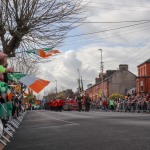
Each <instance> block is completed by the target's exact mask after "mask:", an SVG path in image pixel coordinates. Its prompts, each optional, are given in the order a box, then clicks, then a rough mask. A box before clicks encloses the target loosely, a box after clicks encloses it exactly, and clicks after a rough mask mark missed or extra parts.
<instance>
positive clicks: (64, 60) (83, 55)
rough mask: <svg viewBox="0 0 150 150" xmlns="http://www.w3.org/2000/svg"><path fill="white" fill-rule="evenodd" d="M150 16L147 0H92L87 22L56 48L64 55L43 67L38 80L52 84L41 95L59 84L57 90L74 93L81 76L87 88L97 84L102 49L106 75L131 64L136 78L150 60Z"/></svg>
mask: <svg viewBox="0 0 150 150" xmlns="http://www.w3.org/2000/svg"><path fill="white" fill-rule="evenodd" d="M149 14H150V1H148V0H132V1H131V0H92V1H91V2H90V3H89V6H88V9H87V11H86V12H85V14H84V15H85V16H86V19H85V20H84V23H81V24H80V26H79V27H78V28H75V29H73V30H72V31H71V32H69V33H68V35H67V38H66V40H65V41H64V43H63V44H62V45H61V46H59V47H56V49H59V50H60V51H61V54H59V55H57V56H55V57H53V58H52V59H51V61H50V62H48V63H43V64H41V65H40V70H39V74H38V77H40V78H43V79H46V80H49V81H50V84H49V85H48V86H47V87H46V88H45V89H44V90H43V91H42V92H41V93H40V94H44V95H46V94H47V93H50V92H55V87H56V83H57V89H58V91H62V90H65V89H73V91H74V92H75V91H77V87H78V82H77V80H78V78H79V76H82V79H83V85H84V89H86V88H87V85H88V84H95V78H96V77H98V74H99V72H100V62H101V51H100V50H99V49H102V61H103V64H104V72H106V70H117V69H118V68H119V64H128V66H129V71H131V72H132V73H134V74H135V75H137V66H138V65H139V64H141V63H142V62H144V61H146V60H147V59H149V58H150V48H149V46H150V17H149ZM78 70H79V72H78Z"/></svg>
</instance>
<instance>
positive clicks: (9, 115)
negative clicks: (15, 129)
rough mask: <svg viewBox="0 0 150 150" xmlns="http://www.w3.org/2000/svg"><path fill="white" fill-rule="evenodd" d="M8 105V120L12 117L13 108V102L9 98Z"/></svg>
mask: <svg viewBox="0 0 150 150" xmlns="http://www.w3.org/2000/svg"><path fill="white" fill-rule="evenodd" d="M6 106H7V118H8V120H10V119H11V117H12V108H13V106H12V102H11V101H9V100H8V101H7V103H6Z"/></svg>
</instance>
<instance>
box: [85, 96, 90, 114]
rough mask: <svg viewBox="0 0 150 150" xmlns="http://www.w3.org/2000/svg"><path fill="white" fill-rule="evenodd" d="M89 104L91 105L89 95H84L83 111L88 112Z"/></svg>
mask: <svg viewBox="0 0 150 150" xmlns="http://www.w3.org/2000/svg"><path fill="white" fill-rule="evenodd" d="M90 104H91V98H90V97H89V94H86V95H85V111H89V110H90Z"/></svg>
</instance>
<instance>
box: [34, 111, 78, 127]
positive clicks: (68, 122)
mask: <svg viewBox="0 0 150 150" xmlns="http://www.w3.org/2000/svg"><path fill="white" fill-rule="evenodd" d="M37 113H39V114H41V115H43V116H46V117H48V118H51V119H54V120H58V121H62V122H65V123H69V124H79V123H75V122H70V121H65V120H62V119H58V118H54V117H51V116H49V115H46V114H43V113H40V112H37Z"/></svg>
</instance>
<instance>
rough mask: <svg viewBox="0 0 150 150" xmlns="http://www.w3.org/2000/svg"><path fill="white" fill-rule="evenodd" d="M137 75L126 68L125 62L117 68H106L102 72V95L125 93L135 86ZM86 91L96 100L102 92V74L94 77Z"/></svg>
mask: <svg viewBox="0 0 150 150" xmlns="http://www.w3.org/2000/svg"><path fill="white" fill-rule="evenodd" d="M136 78H137V76H136V75H135V74H133V73H132V72H130V71H129V70H128V65H127V64H121V65H119V69H118V70H107V71H106V73H104V74H103V79H104V82H103V94H104V97H109V96H110V95H111V94H113V93H119V94H123V95H125V94H127V91H128V90H129V89H132V88H134V89H135V88H136ZM86 93H88V94H89V96H90V97H91V98H92V99H93V100H96V99H97V98H98V97H101V94H102V75H101V74H99V78H96V79H95V84H94V85H89V86H88V88H87V90H86Z"/></svg>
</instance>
